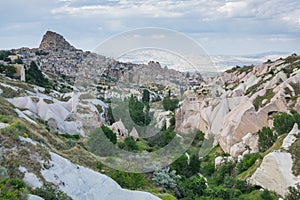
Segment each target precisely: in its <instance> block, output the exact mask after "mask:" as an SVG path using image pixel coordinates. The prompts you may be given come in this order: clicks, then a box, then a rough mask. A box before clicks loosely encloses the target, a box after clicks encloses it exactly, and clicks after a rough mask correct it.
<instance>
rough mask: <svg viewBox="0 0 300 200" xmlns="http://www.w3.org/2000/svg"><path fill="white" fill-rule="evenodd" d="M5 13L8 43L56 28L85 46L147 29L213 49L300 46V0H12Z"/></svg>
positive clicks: (0, 29)
mask: <svg viewBox="0 0 300 200" xmlns="http://www.w3.org/2000/svg"><path fill="white" fill-rule="evenodd" d="M12 13H13V14H12ZM0 17H2V19H5V20H2V22H1V24H0V33H1V36H3V37H1V38H0V43H1V44H2V45H4V46H13V44H20V43H21V42H15V43H14V42H10V41H7V40H4V39H2V38H7V37H9V38H12V37H13V36H14V37H15V40H16V41H17V40H18V38H19V35H20V34H22V35H26V37H27V36H28V37H38V38H37V40H40V37H41V35H40V34H43V33H44V32H45V31H46V30H47V29H48V28H50V29H51V30H54V31H57V32H59V33H61V34H63V35H65V36H66V38H68V39H69V40H71V42H74V43H75V44H76V45H77V46H78V47H79V48H80V47H84V48H87V49H88V48H89V49H93V47H94V46H93V44H95V43H97V42H101V41H103V40H105V39H106V38H107V37H109V36H111V35H114V34H117V33H120V32H123V31H127V30H130V29H135V28H142V27H163V28H169V29H174V30H177V31H180V32H182V33H185V34H188V35H197V36H196V38H197V40H198V41H199V42H203V43H204V44H205V45H209V47H208V49H210V51H211V52H213V51H214V52H220V51H221V49H222V51H224V52H225V53H228V52H239V49H241V48H242V49H243V50H244V51H247V50H248V49H249V51H254V49H255V48H257V51H263V50H264V49H267V48H269V47H268V46H267V45H270V48H271V47H274V48H277V49H279V50H280V46H279V45H278V44H280V45H281V46H282V48H285V49H288V48H289V46H290V48H291V49H294V48H295V46H296V44H297V45H298V46H299V44H300V43H299V39H298V38H299V35H300V4H299V1H298V0H285V1H282V0H272V1H271V0H270V1H265V0H164V1H161V0H52V1H40V0H27V1H23V0H9V1H3V2H1V7H0ZM199 34H202V35H201V37H200V36H199ZM203 34H204V35H203ZM157 36H158V37H159V34H158V35H157ZM198 36H199V37H198ZM201 38H202V39H201ZM203 38H205V39H203ZM222 38H224V41H222ZM236 38H239V39H241V40H237V39H236ZM246 38H251V40H248V41H247V40H246ZM76 40H77V41H76ZM256 40H257V41H259V42H260V43H261V45H256V43H255V41H256ZM30 41H32V40H30ZM216 41H217V42H216ZM283 41H285V42H286V43H287V44H286V45H285V44H283ZM291 41H293V43H294V44H292V42H291ZM85 42H86V44H85ZM217 43H218V44H219V45H218V44H217ZM75 44H74V45H75ZM247 45H248V46H247ZM263 46H265V47H263ZM225 49H228V50H225ZM293 51H295V50H293Z"/></svg>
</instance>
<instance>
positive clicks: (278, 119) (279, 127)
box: [273, 113, 295, 135]
mask: <svg viewBox="0 0 300 200" xmlns="http://www.w3.org/2000/svg"><path fill="white" fill-rule="evenodd" d="M294 123H295V118H294V117H293V115H290V114H287V113H281V114H278V115H275V117H274V122H273V125H274V129H275V130H276V132H277V133H278V134H279V135H281V134H284V133H288V132H290V131H291V130H292V128H293V126H294Z"/></svg>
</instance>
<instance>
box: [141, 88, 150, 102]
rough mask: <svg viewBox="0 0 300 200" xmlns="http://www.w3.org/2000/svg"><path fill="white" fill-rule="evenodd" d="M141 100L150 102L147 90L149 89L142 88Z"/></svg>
mask: <svg viewBox="0 0 300 200" xmlns="http://www.w3.org/2000/svg"><path fill="white" fill-rule="evenodd" d="M142 101H143V102H144V103H149V102H150V92H149V90H147V89H144V90H143V98H142Z"/></svg>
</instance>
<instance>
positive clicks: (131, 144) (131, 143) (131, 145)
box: [124, 136, 138, 151]
mask: <svg viewBox="0 0 300 200" xmlns="http://www.w3.org/2000/svg"><path fill="white" fill-rule="evenodd" d="M124 143H125V147H124V149H125V150H127V151H136V150H138V146H137V144H136V141H135V140H134V138H133V137H132V136H129V137H126V138H125V140H124Z"/></svg>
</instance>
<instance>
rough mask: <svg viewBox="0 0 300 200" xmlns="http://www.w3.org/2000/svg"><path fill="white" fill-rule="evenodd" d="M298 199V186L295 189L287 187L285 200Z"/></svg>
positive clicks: (299, 191)
mask: <svg viewBox="0 0 300 200" xmlns="http://www.w3.org/2000/svg"><path fill="white" fill-rule="evenodd" d="M299 199H300V184H298V185H296V186H295V187H291V186H290V187H289V192H288V194H287V195H286V197H285V200H299Z"/></svg>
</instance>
